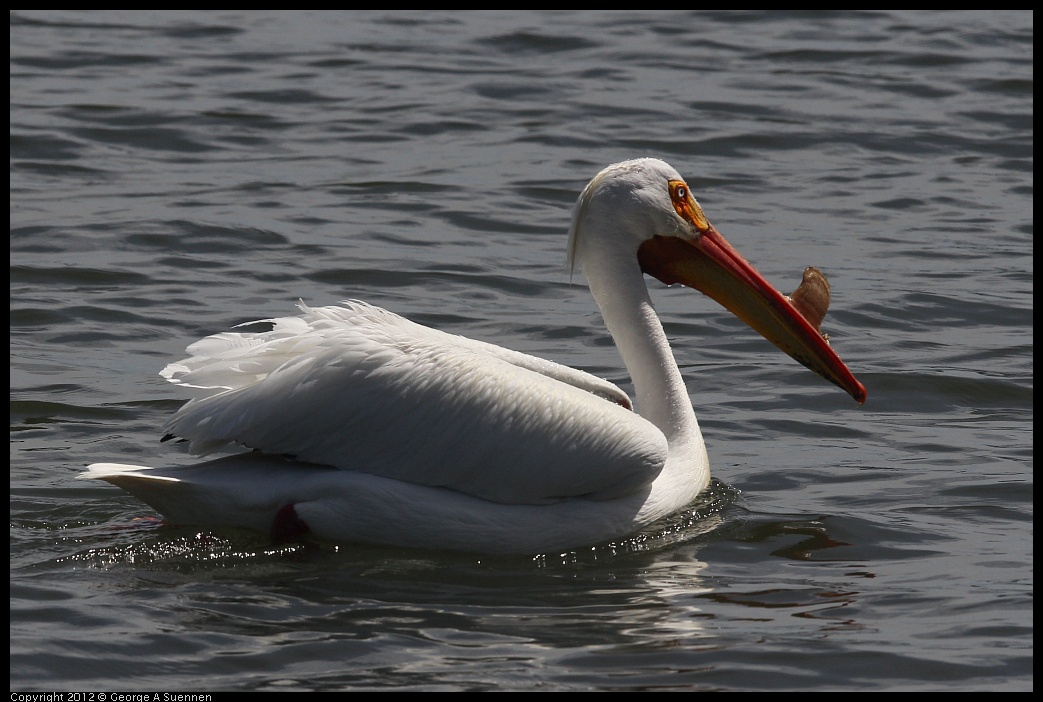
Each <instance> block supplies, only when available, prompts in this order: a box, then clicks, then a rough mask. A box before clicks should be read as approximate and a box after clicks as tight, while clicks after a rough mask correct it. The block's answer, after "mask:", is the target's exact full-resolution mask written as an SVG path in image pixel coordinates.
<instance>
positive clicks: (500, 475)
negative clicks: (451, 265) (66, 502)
mask: <svg viewBox="0 0 1043 702" xmlns="http://www.w3.org/2000/svg"><path fill="white" fill-rule="evenodd" d="M300 307H301V311H302V314H301V315H300V316H298V317H291V318H281V319H275V320H271V321H272V322H274V328H273V329H272V330H271V331H269V332H263V333H225V334H218V335H215V336H211V337H207V338H206V339H203V340H202V341H200V342H197V343H195V344H193V345H192V346H190V347H189V348H188V351H189V353H190V354H192V355H191V357H190V358H188V359H185V360H183V361H180V362H178V363H173V364H171V365H169V366H167V367H166V368H165V369H164V370H163V372H162V375H163V376H164V377H166V378H167V379H168V380H171V381H172V382H175V383H179V384H182V385H186V386H189V387H193V388H197V389H199V390H200V391H201V394H203V395H207V396H204V397H201V398H200V399H196V400H192V401H191V402H189V403H188V404H186V405H185V406H184V407H182V408H181V410H179V411H178V412H177V413H176V414H175V415H174V416H173V417H172V418H171V420H170V421H169V422H168V424H167V426H166V430H167V431H168V432H169V433H170V434H171V435H174V436H178V437H182V438H185V439H188V440H189V441H190V442H191V444H190V448H191V450H192V451H193V453H198V454H207V453H210V452H212V451H214V450H216V449H219V448H222V447H225V446H227V445H229V444H240V445H243V446H247V447H250V448H253V449H258V450H261V451H264V452H266V453H276V454H287V455H291V456H294V457H296V458H297V459H298V460H301V461H307V462H310V463H318V464H323V465H331V466H336V467H338V468H342V469H345V470H354V471H360V472H365V473H370V474H374V475H380V476H383V477H388V478H394V479H397V480H402V481H406V482H411V483H415V484H419V485H430V486H439V487H445V488H449V489H452V490H456V491H459V492H462V493H466V494H469V495H473V496H475V497H480V498H483V499H487V500H491V501H494V502H502V503H515V504H544V503H548V502H554V501H557V500H561V499H565V498H569V497H578V496H586V497H590V498H592V499H611V498H615V497H619V496H622V495H626V494H630V493H633V492H636V491H638V490H640V489H642V488H644V487H646V486H648V485H650V484H651V483H652V481H653V480H655V478H656V477H657V476H658V474H659V472H660V471H661V470H662V467H663V465H664V463H665V461H666V455H667V442H666V439H665V437H664V436H663V434H662V432H661V431H660V430H658V429H657V428H656V427H654V426H653V425H652V424H651V423H650V422H648V421H646V420H644V419H642V418H641V417H639V416H637V415H636V414H634V413H633V412H630V411H629V410H628V409H625V407H629V400H628V399H627V397H626V395H625V394H624V393H623V392H622V391H621V390H619V388H617V387H616V386H614V385H612V384H611V383H608V382H606V381H604V380H601V379H599V378H596V377H594V376H592V375H589V374H587V373H583V372H581V371H576V370H574V369H571V368H568V367H566V366H561V365H558V364H555V363H551V362H549V361H545V360H543V359H538V358H535V357H532V356H527V355H525V354H521V353H517V352H514V351H509V350H507V349H503V348H501V347H498V346H494V345H492V344H486V343H483V342H478V341H473V340H470V339H465V338H463V337H459V336H455V335H452V334H446V333H444V332H440V331H437V330H434V329H431V328H428V327H424V326H422V325H419V324H416V323H414V322H410V321H408V320H406V319H404V318H402V317H399V316H398V315H394V314H392V313H390V312H387V311H385V310H382V309H380V308H377V307H373V306H370V305H367V304H365V303H360V302H346V303H344V304H343V305H342V306H332V307H319V308H309V307H307V306H305V305H304V304H303V303H301V305H300Z"/></svg>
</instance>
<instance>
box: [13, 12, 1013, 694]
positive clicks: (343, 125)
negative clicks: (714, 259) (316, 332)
mask: <svg viewBox="0 0 1043 702" xmlns="http://www.w3.org/2000/svg"><path fill="white" fill-rule="evenodd" d="M10 19H11V139H10V142H11V519H10V524H11V687H12V689H16V690H87V691H113V690H122V691H129V690H180V691H201V690H266V689H277V690H340V689H350V690H361V689H393V690H404V689H411V690H529V689H533V690H537V689H538V690H646V689H651V690H696V689H698V690H702V689H721V690H757V689H765V690H768V689H809V690H827V689H832V690H837V689H859V690H861V689H869V690H901V689H923V690H932V689H938V690H990V691H991V690H1029V689H1031V688H1032V680H1033V676H1032V654H1033V645H1032V641H1033V626H1032V614H1033V608H1032V587H1033V577H1032V557H1033V549H1032V513H1033V509H1032V502H1033V500H1032V414H1033V412H1032V385H1033V382H1032V374H1033V369H1032V272H1033V266H1032V258H1031V257H1032V181H1033V178H1032V167H1033V158H1032V148H1033V130H1032V102H1033V101H1032V62H1033V50H1032V41H1033V26H1032V19H1033V18H1032V14H1031V12H999V11H997V12H912V11H910V12H844V13H836V14H834V13H820V12H815V13H768V14H762V13H746V12H734V13H702V12H676V13H660V12H618V13H611V12H608V13H606V12H578V13H531V12H488V13H487V12H479V13H465V14H461V13H439V12H424V13H420V14H414V13H393V12H384V13H368V12H366V13H343V12H335V13H312V12H290V13H275V12H252V13H246V12H241V11H227V12H135V13H130V12H87V11H76V12H73V11H68V12H64V11H63V12H57V11H51V12H47V11H15V12H12V14H11V17H10ZM644 155H654V156H658V157H660V158H663V159H665V160H667V161H669V162H670V163H671V164H672V165H674V166H675V167H676V168H677V169H678V170H679V171H680V172H681V173H682V174H684V175H685V176H686V177H687V178H688V182H689V183H690V184H691V185H692V187H693V188H694V189H695V191H696V195H697V196H698V197H699V199H700V202H701V203H702V205H703V207H704V208H705V209H706V211H707V213H708V215H709V217H710V218H711V220H712V221H713V222H714V223H715V225H716V226H717V227H718V228H719V229H720V230H721V231H722V232H723V233H724V234H725V235H726V236H727V237H728V238H729V240H730V241H731V242H732V243H733V244H734V245H735V246H736V247H737V248H738V249H739V250H740V251H742V252H743V253H744V254H745V255H746V256H747V257H748V258H749V259H750V260H751V261H752V262H753V263H754V264H755V265H756V266H757V267H758V268H759V269H760V270H761V272H762V273H764V274H765V275H766V276H767V277H768V278H769V279H770V280H772V281H773V282H775V283H776V284H778V286H779V287H780V288H783V289H784V290H789V289H792V288H793V287H794V286H795V285H796V283H797V282H798V281H799V279H800V272H801V270H802V269H803V268H804V266H806V265H812V264H813V265H817V266H819V267H820V268H822V269H823V270H824V271H825V272H826V273H827V274H828V275H829V277H830V281H831V283H832V285H833V305H832V309H831V311H830V315H829V317H827V320H826V323H825V325H824V328H825V329H826V330H827V331H828V332H829V334H830V338H831V343H832V344H833V346H834V347H835V348H836V349H837V350H838V351H839V352H840V353H841V355H842V356H843V357H844V359H845V360H846V361H847V363H848V364H849V365H850V366H851V368H852V369H853V370H854V371H855V373H856V375H858V377H859V378H860V380H861V381H862V382H863V383H864V384H865V385H866V387H867V389H868V393H869V399H868V402H867V403H866V404H865V405H864V406H862V407H859V406H857V405H856V404H855V403H854V402H852V401H851V400H850V398H848V397H846V396H845V395H844V394H843V393H842V392H840V391H839V390H837V389H836V388H834V387H832V386H830V385H828V384H826V383H824V382H822V381H821V380H820V379H818V378H817V377H815V376H814V375H813V374H811V373H808V372H807V371H805V370H804V369H803V368H801V367H800V366H798V365H797V364H796V363H794V362H792V361H791V360H790V359H788V358H786V357H785V356H783V355H782V354H780V353H778V352H776V350H775V349H774V348H773V347H770V346H769V345H768V344H767V343H766V342H764V341H763V340H762V339H760V338H759V337H758V336H757V335H756V334H755V333H753V332H752V331H750V330H748V329H747V328H745V327H744V326H743V325H742V324H741V323H740V322H738V321H737V320H735V319H734V318H733V317H731V316H730V315H729V314H728V313H726V312H724V311H723V310H721V309H720V308H719V307H717V306H715V304H714V303H712V302H711V301H709V300H708V299H706V298H704V297H702V296H700V295H699V294H698V293H695V292H693V291H691V290H687V289H683V288H676V289H675V288H665V287H664V286H662V285H659V284H658V283H656V282H655V281H650V285H651V287H652V295H653V297H654V299H655V300H656V303H657V307H658V311H659V313H660V315H661V316H662V318H663V320H664V323H665V326H666V329H667V332H668V334H669V335H670V337H671V342H672V344H673V347H674V352H675V355H676V356H677V358H678V361H679V363H680V364H681V367H682V372H683V374H684V376H685V379H686V381H687V384H688V388H689V392H690V395H691V398H692V401H693V403H694V405H695V408H696V411H697V413H698V414H699V418H700V423H701V425H702V428H703V432H704V434H705V436H706V441H707V446H708V449H709V452H710V457H711V464H712V467H713V470H714V475H715V477H716V482H715V483H714V485H713V486H712V489H711V492H710V494H708V495H706V496H705V499H703V500H701V501H699V502H698V503H696V504H695V505H693V506H692V509H690V510H688V511H686V512H684V513H681V514H679V515H676V516H675V517H673V518H672V519H670V520H667V521H666V522H665V523H663V524H658V525H656V526H655V527H653V528H651V529H649V530H648V531H647V532H645V533H643V534H640V535H637V536H635V537H634V538H632V539H629V540H626V541H624V542H620V543H617V544H600V545H596V546H594V547H593V548H591V549H589V550H588V549H583V550H580V551H577V552H569V553H564V554H558V553H548V554H532V555H531V556H530V557H522V558H506V557H500V558H489V557H479V556H476V555H469V554H459V553H432V552H425V551H416V550H409V549H401V550H397V549H386V548H376V547H361V546H355V545H349V544H339V545H334V544H328V543H313V542H306V543H300V544H290V545H281V546H277V545H273V544H271V543H270V542H269V541H268V540H267V539H265V538H264V537H263V536H260V535H257V534H253V533H246V532H236V531H209V530H202V531H201V530H199V529H193V528H188V527H172V526H165V525H162V524H161V523H160V522H159V520H158V519H157V518H156V515H155V513H153V512H152V511H151V510H150V509H149V508H148V507H146V506H144V505H142V504H141V503H140V502H138V501H136V500H135V499H134V498H132V497H130V496H128V495H126V494H124V493H123V492H121V491H120V490H117V489H116V488H114V487H111V486H109V485H107V484H104V483H98V484H92V483H85V482H82V481H76V480H75V479H74V478H75V476H76V475H77V473H78V472H80V471H81V470H82V469H83V467H84V466H85V465H87V464H89V463H92V462H95V461H100V460H119V461H123V462H132V463H144V464H164V463H169V462H187V461H189V460H190V459H189V457H188V456H187V454H186V452H185V450H184V448H183V447H180V446H171V445H170V444H162V445H161V444H160V443H159V442H158V439H159V436H160V427H161V426H162V424H163V421H164V420H165V418H166V417H167V416H168V415H169V414H170V413H171V412H172V411H174V410H175V409H176V408H177V407H179V406H180V404H181V403H182V402H183V400H184V395H182V394H179V393H178V392H177V389H176V388H174V387H173V386H170V385H169V384H167V383H165V382H164V381H163V380H162V379H161V378H159V377H158V376H157V371H158V370H159V369H160V368H162V367H163V365H165V364H166V363H167V362H168V361H170V360H174V359H176V358H179V357H180V354H181V353H182V351H183V349H184V347H185V346H186V345H187V344H188V343H190V342H192V341H194V340H195V339H198V338H200V337H201V336H204V335H206V334H210V333H214V332H218V331H222V330H224V329H227V328H228V327H230V326H232V325H235V324H238V323H240V322H244V321H248V320H252V319H258V318H265V317H270V316H273V315H285V314H287V313H291V312H292V311H293V304H294V302H295V300H297V299H298V298H303V299H305V300H306V301H308V302H309V303H312V304H330V303H333V302H336V301H337V300H340V299H343V298H347V297H357V298H362V299H366V300H368V301H370V302H373V303H375V304H379V305H382V306H384V307H387V308H389V309H391V310H393V311H395V312H398V313H401V314H404V315H406V316H409V317H411V318H413V319H415V320H417V321H419V322H422V323H426V324H431V325H434V326H438V327H440V328H442V329H446V330H448V331H452V332H455V333H460V334H464V335H467V336H472V337H476V338H481V339H485V340H489V341H494V342H496V343H500V344H503V345H506V346H510V347H512V348H515V349H518V350H520V351H525V352H529V353H534V354H537V355H541V356H545V357H548V358H552V359H554V360H557V361H560V362H563V363H567V364H569V365H572V366H575V367H579V368H583V369H585V370H588V371H591V372H594V373H596V374H599V375H601V376H604V377H606V378H609V379H610V380H613V381H615V382H617V383H619V384H621V385H623V386H624V387H625V388H628V389H629V380H628V378H627V375H626V372H625V370H624V368H623V366H622V362H621V361H620V359H619V357H618V355H617V353H616V351H615V349H614V348H613V346H612V344H611V339H610V338H609V337H608V335H607V333H606V332H605V330H604V327H603V325H602V323H601V320H600V317H599V315H598V314H597V311H596V308H595V306H594V303H593V300H592V299H591V298H590V296H589V294H588V292H587V290H586V286H585V285H584V284H583V279H582V277H581V276H576V279H575V280H570V276H569V273H568V271H567V270H566V268H565V265H564V260H565V243H566V230H567V226H568V221H569V215H570V210H571V206H572V203H573V202H574V201H575V198H576V196H577V194H578V193H579V191H580V189H581V188H582V187H583V185H584V184H585V183H586V182H587V180H589V179H590V177H591V176H593V175H594V174H595V173H596V172H597V171H598V170H600V168H602V167H603V166H604V165H607V164H609V163H612V162H615V161H619V160H623V159H626V158H632V157H635V156H644Z"/></svg>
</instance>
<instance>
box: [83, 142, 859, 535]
mask: <svg viewBox="0 0 1043 702" xmlns="http://www.w3.org/2000/svg"><path fill="white" fill-rule="evenodd" d="M569 260H570V263H571V265H573V266H574V265H575V264H576V263H579V264H581V265H582V267H583V270H584V272H585V274H586V277H587V280H588V282H589V285H590V291H591V293H593V295H594V298H595V299H596V301H597V304H598V307H599V308H600V309H601V314H602V316H603V318H604V320H605V323H606V325H607V326H608V330H609V332H610V333H611V334H612V338H613V339H614V340H615V342H616V345H617V347H618V348H619V351H620V353H621V354H622V357H623V361H624V363H625V364H626V367H627V370H628V371H629V372H630V376H631V378H632V380H633V384H634V390H635V392H636V395H637V398H636V399H637V402H636V404H637V408H638V409H639V410H640V415H638V414H635V413H634V412H633V411H632V410H631V409H630V407H631V406H630V401H629V399H628V398H627V396H626V394H624V393H623V392H622V391H621V390H620V389H619V388H617V387H616V386H615V385H612V384H611V383H609V382H607V381H604V380H601V379H599V378H596V377H594V376H592V375H589V374H587V373H584V372H582V371H577V370H573V369H572V368H568V367H565V366H561V365H558V364H556V363H552V362H550V361H546V360H543V359H540V358H535V357H532V356H528V355H525V354H521V353H518V352H515V351H510V350H508V349H504V348H501V347H499V346H494V345H491V344H487V343H483V342H480V341H473V340H470V339H465V338H463V337H460V336H455V335H452V334H447V333H444V332H440V331H436V330H434V329H430V328H428V327H424V326H421V325H419V324H415V323H413V322H410V321H408V320H406V319H403V318H402V317H399V316H397V315H395V314H392V313H391V312H387V311H385V310H383V309H380V308H377V307H373V306H370V305H367V304H365V303H362V302H354V301H353V302H345V303H343V304H342V305H339V306H331V307H318V308H310V307H307V306H306V305H304V304H303V303H301V304H300V305H299V307H300V310H301V314H300V315H299V316H297V317H289V318H281V319H275V320H270V321H273V322H274V328H273V329H272V330H271V331H268V332H263V333H224V334H217V335H215V336H210V337H207V338H205V339H203V340H201V341H199V342H197V343H195V344H193V345H191V346H189V347H188V352H189V354H191V356H190V357H189V358H187V359H185V360H183V361H179V362H177V363H172V364H170V365H168V366H167V367H166V368H165V369H164V370H163V371H162V375H163V376H164V377H165V378H167V379H168V380H170V381H171V382H174V383H179V384H181V385H184V386H187V387H191V388H196V389H198V390H201V392H200V394H201V395H202V396H201V397H199V398H197V399H194V400H192V401H190V402H189V403H187V404H186V405H185V406H184V407H182V408H181V409H180V410H179V411H178V412H177V413H175V414H174V416H173V417H172V418H171V419H170V421H169V422H168V424H167V426H166V430H167V432H168V438H169V437H171V436H173V437H180V438H183V439H186V440H188V441H189V442H191V443H190V449H191V451H192V452H193V453H196V454H207V453H210V452H212V451H214V450H216V449H221V448H225V447H228V446H230V445H241V446H245V447H249V448H251V449H255V451H254V452H252V453H246V454H239V455H233V456H228V457H225V458H221V459H218V460H214V461H210V462H207V463H202V464H199V465H194V466H187V467H171V468H148V467H144V466H129V465H120V464H113V463H99V464H94V465H91V466H89V467H88V472H86V473H84V474H83V475H82V476H81V477H84V478H99V479H101V480H107V481H108V482H110V483H113V484H114V485H118V486H119V487H121V488H123V489H125V490H127V491H128V492H130V493H132V494H134V495H136V496H137V497H139V498H140V499H141V500H143V501H145V502H147V503H148V504H150V505H152V506H153V507H154V508H155V509H156V510H157V511H159V512H160V513H161V514H163V515H164V517H166V518H167V519H168V520H169V521H171V522H174V523H179V524H197V525H209V526H219V525H227V526H236V527H246V528H252V529H257V530H261V531H266V532H270V533H272V534H273V535H274V536H275V537H296V536H299V535H300V534H301V533H303V532H304V531H308V532H310V533H312V534H314V535H316V536H318V537H320V538H325V539H332V540H336V541H344V542H368V543H379V544H389V545H398V546H412V547H425V548H447V549H454V550H463V551H473V552H484V553H539V552H558V551H561V550H567V549H570V548H576V547H580V546H584V545H592V544H597V543H604V542H607V541H610V540H614V539H618V538H620V537H624V536H626V535H628V534H630V533H633V532H635V531H637V530H639V529H641V528H642V527H644V526H646V525H648V524H651V523H652V522H654V521H656V520H657V519H660V518H661V517H664V516H667V515H669V514H671V513H673V512H675V511H677V510H679V509H681V508H682V507H684V506H685V505H687V504H688V503H690V502H691V501H692V500H693V499H694V498H695V497H696V495H697V494H698V493H699V491H701V490H702V489H703V488H704V487H706V485H707V483H708V482H709V479H710V467H709V461H708V459H707V456H706V448H705V446H704V445H703V439H702V435H701V434H700V432H699V425H698V423H697V422H696V419H695V412H694V411H693V410H692V404H691V401H690V399H689V397H688V392H687V390H686V389H685V384H684V380H683V379H682V378H681V373H680V371H679V370H678V368H677V364H676V363H675V361H674V358H673V355H672V353H671V351H670V346H669V344H668V342H667V338H666V334H665V333H664V332H663V327H662V325H661V324H660V322H659V318H658V317H657V316H656V314H655V311H654V310H653V308H652V302H651V299H650V298H649V294H648V288H647V287H646V286H645V283H644V280H643V277H642V274H643V273H648V274H650V275H652V276H654V277H656V278H658V279H659V280H661V281H663V282H665V283H667V284H673V283H683V284H686V285H688V286H690V287H693V288H696V289H698V290H700V291H701V292H703V293H705V294H706V295H709V296H710V297H712V298H714V299H715V300H717V301H718V302H720V303H721V304H723V305H724V306H725V307H726V308H728V309H729V310H730V311H732V312H733V313H734V314H736V315H737V316H739V317H740V318H741V319H743V320H744V321H745V322H747V323H748V324H749V325H750V326H752V327H753V328H754V329H755V330H757V331H758V332H760V333H761V334H762V335H763V336H764V337H765V338H767V339H768V340H769V341H771V342H772V343H774V344H775V345H777V346H778V347H779V348H780V349H782V350H783V351H785V352H786V353H788V354H789V355H790V356H792V357H793V358H795V359H796V360H798V361H799V362H801V363H803V364H804V365H805V366H807V367H808V368H810V369H811V370H813V371H815V372H816V373H818V374H820V375H822V376H823V377H824V378H826V379H827V380H830V381H831V382H833V383H835V384H836V385H838V386H840V387H841V388H843V389H844V390H846V391H847V392H848V393H849V394H851V395H852V397H854V398H855V399H856V400H857V401H858V402H859V403H861V402H863V401H864V400H865V397H866V392H865V388H864V387H863V386H862V384H861V383H859V382H858V381H857V380H856V379H855V377H854V376H853V375H852V374H851V372H850V371H849V370H848V368H847V366H845V365H844V363H843V361H841V360H840V358H839V356H837V354H836V353H835V352H834V351H833V350H832V349H831V348H830V347H829V344H828V343H827V341H826V339H825V337H824V335H823V334H821V333H820V332H819V331H818V326H819V324H820V322H821V320H822V316H823V315H824V314H825V310H826V306H827V305H828V302H829V301H828V296H829V287H828V283H826V281H825V277H824V276H822V275H821V274H819V273H818V272H817V271H815V270H814V269H808V271H807V272H806V273H805V280H804V283H802V284H801V287H800V288H799V289H798V290H797V292H796V293H794V295H793V297H792V298H787V297H784V296H783V295H781V294H780V293H779V292H778V291H776V290H775V289H774V288H773V287H772V286H771V285H770V284H769V283H768V282H767V281H766V280H765V279H764V278H763V277H761V275H760V274H759V273H758V272H757V271H756V270H755V269H754V268H753V267H752V266H751V265H750V264H749V263H747V262H746V261H745V260H744V259H743V258H742V257H741V256H740V255H739V254H738V253H737V252H736V251H735V249H733V248H732V247H731V245H729V244H728V242H727V241H725V239H724V238H723V237H722V236H721V235H720V234H719V233H718V232H717V230H716V229H715V228H714V227H713V226H712V225H711V224H710V223H709V221H707V219H706V216H705V215H704V214H703V210H702V208H701V207H700V206H699V204H698V203H697V202H696V200H695V199H694V198H693V197H692V194H691V191H690V190H689V188H688V186H687V185H686V184H685V181H684V180H683V179H682V178H681V176H680V175H679V174H678V173H677V171H675V170H674V169H673V168H672V167H670V166H669V165H668V164H666V163H664V162H663V161H659V160H656V159H651V158H643V159H637V160H633V161H625V162H623V163H618V164H615V165H612V166H609V167H608V168H606V169H604V170H603V171H601V172H600V173H598V174H597V176H595V177H594V179H593V180H592V181H590V183H589V184H588V185H587V187H586V188H585V189H584V190H583V193H582V194H581V195H580V197H579V200H578V202H577V204H576V207H575V210H574V212H573V217H572V226H571V228H570V231H569Z"/></svg>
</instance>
